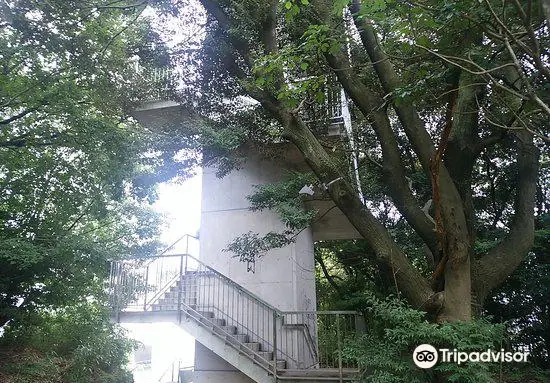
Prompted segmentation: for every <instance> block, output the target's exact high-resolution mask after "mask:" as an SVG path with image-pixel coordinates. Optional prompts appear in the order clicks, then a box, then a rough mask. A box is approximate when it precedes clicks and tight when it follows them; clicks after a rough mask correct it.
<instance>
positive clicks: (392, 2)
mask: <svg viewBox="0 0 550 383" xmlns="http://www.w3.org/2000/svg"><path fill="white" fill-rule="evenodd" d="M200 3H201V4H202V5H203V6H204V9H205V10H206V12H207V22H206V27H205V40H204V44H203V47H202V49H201V50H200V51H193V52H188V56H187V60H189V57H191V58H193V59H194V60H195V62H197V63H199V67H200V75H199V76H190V77H189V78H190V81H194V82H195V85H196V88H198V89H200V92H193V91H188V92H186V93H185V94H184V95H183V96H182V100H183V101H184V102H188V103H191V102H193V103H194V105H198V106H199V108H197V110H198V111H199V112H200V113H203V114H204V115H205V116H207V117H210V118H212V119H213V120H214V125H215V126H217V127H218V129H217V136H216V137H218V138H219V140H218V141H217V142H215V143H216V144H218V145H217V150H216V151H211V153H213V154H211V155H212V157H213V158H217V160H218V161H220V162H219V163H220V164H222V165H223V166H224V167H223V170H224V171H227V170H228V169H230V168H231V166H232V165H234V162H235V155H234V153H235V151H234V152H233V155H230V154H229V153H230V151H231V150H233V149H235V148H238V147H239V144H241V143H243V142H245V141H246V142H248V143H252V144H253V145H256V146H258V147H263V148H266V147H269V145H270V144H272V143H274V142H279V141H280V140H281V139H282V140H285V141H288V142H290V143H291V144H293V145H294V146H295V147H296V148H297V149H298V150H299V151H300V153H301V154H302V155H303V158H304V159H305V161H306V163H307V164H308V165H309V167H310V168H311V171H312V173H313V177H314V178H315V179H316V181H317V182H316V183H319V184H325V185H330V187H329V188H328V190H327V192H326V196H327V197H329V198H330V199H331V200H332V201H333V202H334V204H335V206H337V207H338V208H339V209H340V210H341V211H342V212H343V213H344V214H345V215H346V216H347V218H348V219H349V221H350V222H351V223H352V225H353V226H354V227H355V228H356V229H357V231H358V232H359V233H360V234H361V235H362V236H363V237H364V239H365V240H366V242H367V243H368V245H369V247H370V251H369V252H365V254H364V256H365V257H369V258H371V259H372V260H374V261H375V262H376V263H377V264H378V265H379V266H380V270H382V271H383V272H384V273H386V274H387V276H388V277H390V278H391V279H392V280H395V282H396V284H397V288H398V290H399V292H400V294H402V295H403V296H404V297H405V298H406V299H407V300H408V302H409V303H410V304H411V305H412V307H414V308H418V309H422V310H424V311H426V312H429V313H430V314H432V316H433V317H435V318H437V320H438V321H455V320H469V319H471V317H472V307H480V306H481V305H482V304H483V302H484V301H485V300H486V298H487V297H488V296H489V294H491V291H493V290H494V289H495V288H497V287H498V286H499V285H501V284H502V282H503V281H504V280H506V278H507V277H508V276H509V275H510V274H511V273H512V272H513V271H514V270H515V269H516V268H517V266H518V265H519V264H520V263H521V262H522V260H524V259H525V257H526V256H527V254H528V252H529V249H530V248H531V246H532V244H533V236H534V222H535V210H537V213H542V211H540V209H539V208H540V206H539V207H537V209H535V208H536V206H535V203H536V195H537V189H538V192H539V194H541V193H542V195H545V193H547V185H546V184H538V180H539V163H540V157H541V156H540V150H541V149H545V148H546V145H547V144H548V140H549V139H548V131H547V128H548V118H549V117H550V109H549V106H548V92H547V83H548V80H549V79H550V76H549V68H548V65H547V53H548V27H547V25H546V20H545V18H544V16H543V13H542V7H541V4H540V2H537V1H526V2H519V1H510V2H504V3H501V2H494V1H491V0H484V1H481V2H479V1H461V2H451V3H449V2H444V1H423V2H406V1H396V0H380V1H369V2H361V1H359V0H354V1H350V2H348V1H337V2H326V1H311V2H310V1H309V0H301V1H294V0H288V1H284V2H278V1H272V2H269V3H268V4H264V3H261V4H260V3H257V2H255V1H248V0H243V1H237V2H228V1H223V0H219V1H218V0H201V1H200ZM327 87H329V88H330V87H336V89H338V88H339V87H341V88H343V89H344V91H345V94H346V97H347V99H348V101H349V102H350V105H351V113H352V116H353V124H352V131H351V132H349V133H348V139H349V138H350V137H352V138H353V142H352V143H350V142H349V141H348V139H346V138H344V139H342V140H341V141H334V140H332V141H331V140H326V139H323V138H322V137H321V136H319V135H315V134H314V133H315V131H316V130H317V131H319V130H322V129H320V124H321V122H319V121H318V122H317V124H312V123H311V120H310V121H308V120H307V119H306V118H305V115H306V114H307V113H308V110H311V109H312V108H313V109H315V108H317V109H322V108H324V107H326V105H327V103H326V94H327V92H326V91H325V90H324V89H326V88H327ZM186 89H192V87H187V88H186ZM312 95H313V97H312ZM228 100H231V101H232V102H230V101H228ZM227 137H232V139H227ZM349 151H352V152H355V154H356V155H357V156H358V157H359V169H358V170H359V173H360V186H361V188H360V189H359V188H358V186H357V184H356V180H355V170H356V169H353V167H350V162H349ZM236 152H237V153H238V151H236ZM213 158H211V159H210V158H209V159H210V160H213ZM542 158H543V161H547V155H546V154H543V157H542ZM237 160H238V159H237ZM485 171H486V173H484V172H485ZM541 172H546V169H542V170H541ZM496 180H498V182H499V184H496V183H495V181H496ZM503 183H506V184H503ZM374 185H377V188H378V192H380V194H381V195H380V196H378V195H375V193H371V191H372V187H373V186H374ZM360 190H365V191H366V192H365V193H363V194H362V195H361V192H360ZM260 192H261V191H260ZM253 198H254V197H253ZM363 198H364V199H365V200H366V201H367V203H363ZM374 199H380V200H382V201H383V204H384V206H385V207H386V208H387V209H388V210H389V211H392V213H391V214H389V215H388V216H387V217H388V219H387V220H385V219H380V210H381V209H379V208H378V207H377V205H376V204H373V203H369V201H372V200H374ZM429 200H431V201H432V205H433V206H432V208H430V210H427V209H423V206H424V205H426V208H429V204H426V202H429ZM487 203H491V204H492V205H491V206H487ZM266 207H268V208H269V207H271V208H272V207H274V203H272V204H271V205H270V204H266V203H263V205H262V203H260V204H259V205H258V206H257V208H266ZM396 222H399V223H400V224H403V223H404V222H406V226H407V227H408V230H410V231H411V233H412V234H413V235H414V237H415V238H416V239H420V240H421V243H422V244H423V245H424V247H425V249H426V251H423V253H424V257H425V259H424V261H423V264H424V265H425V266H426V267H427V268H428V269H429V273H425V272H424V273H423V272H422V269H423V267H420V269H419V268H418V267H417V266H418V264H419V263H418V262H413V258H414V257H411V256H410V254H409V252H408V251H406V249H405V248H404V247H403V246H402V244H400V243H399V240H398V238H396V236H395V233H394V232H392V230H391V225H395V223H396ZM298 226H299V225H298ZM295 229H299V227H295ZM283 234H284V233H283ZM249 239H251V237H249ZM257 239H258V237H254V238H252V239H251V240H253V241H257ZM271 239H272V238H271ZM480 240H481V242H483V244H485V245H487V244H488V243H490V245H488V246H478V244H479V241H480ZM245 242H246V241H245ZM275 242H277V241H275ZM278 242H281V241H278ZM283 242H284V241H283ZM243 243H244V242H242V241H241V242H238V243H237V245H239V244H240V245H242V244H243ZM230 248H231V247H230ZM232 249H233V250H238V249H239V246H233V247H232ZM415 264H416V266H415Z"/></svg>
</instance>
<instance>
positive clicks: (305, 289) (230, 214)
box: [195, 153, 316, 383]
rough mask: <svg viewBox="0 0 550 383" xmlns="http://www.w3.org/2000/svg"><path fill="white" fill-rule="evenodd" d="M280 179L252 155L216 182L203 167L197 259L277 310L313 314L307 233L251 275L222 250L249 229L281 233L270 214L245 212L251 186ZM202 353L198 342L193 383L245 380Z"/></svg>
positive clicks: (259, 264)
mask: <svg viewBox="0 0 550 383" xmlns="http://www.w3.org/2000/svg"><path fill="white" fill-rule="evenodd" d="M282 175H283V169H282V168H281V166H280V165H279V164H277V163H273V162H270V161H266V160H262V159H260V158H259V157H258V156H257V155H256V154H254V153H250V154H249V156H248V160H247V162H246V163H245V164H244V166H243V167H242V168H241V169H239V170H238V171H234V172H232V173H230V174H229V175H227V176H225V177H224V178H221V179H219V178H217V177H216V175H215V169H212V168H205V169H203V179H202V182H203V184H202V214H201V228H200V259H201V261H203V262H205V263H206V264H208V265H210V266H211V267H213V268H215V269H216V270H218V271H219V272H221V273H222V274H224V275H226V276H227V277H229V278H231V279H232V280H234V281H235V282H237V283H239V284H240V285H241V286H243V287H244V288H246V289H247V290H249V291H251V292H252V293H254V294H255V295H257V296H259V297H260V298H261V299H263V300H265V301H266V302H268V303H269V304H271V305H273V306H275V307H277V308H279V309H280V310H285V311H296V310H304V311H305V310H315V308H316V297H315V262H314V256H313V237H312V232H311V230H309V229H306V230H304V231H303V232H301V233H300V235H299V236H298V237H297V238H296V241H295V243H293V244H291V245H288V246H286V247H284V248H281V249H276V250H272V251H270V252H268V253H267V254H266V255H265V256H263V257H262V258H260V259H258V260H257V261H256V264H255V272H254V273H252V272H248V271H247V265H246V264H245V263H242V262H239V260H238V259H236V258H232V257H231V255H232V254H231V253H228V252H223V251H222V250H223V249H225V248H226V247H227V245H228V244H229V243H230V242H231V241H232V240H233V239H234V238H236V237H237V236H239V235H242V234H245V233H247V232H249V231H252V232H256V233H259V234H260V235H263V234H266V233H268V232H269V231H276V232H280V231H282V230H284V229H285V226H284V224H283V223H282V222H281V221H280V220H279V218H278V217H277V215H276V214H275V213H274V212H272V211H263V212H252V211H250V210H249V206H250V203H249V202H248V200H247V199H246V196H247V195H250V194H252V193H253V192H254V185H260V184H266V183H270V182H274V181H277V180H280V179H281V176H282ZM207 351H208V350H204V347H202V345H200V344H198V343H197V345H196V348H195V352H196V355H195V369H199V367H200V373H197V374H196V375H195V381H196V383H203V382H222V381H223V382H224V383H225V382H226V380H227V379H230V380H231V381H232V382H233V381H234V382H243V383H244V382H246V383H249V382H250V379H249V378H248V377H246V376H245V375H244V374H241V373H239V372H234V373H231V374H228V373H227V372H228V371H230V369H228V368H227V367H228V366H227V363H226V362H224V361H223V360H221V359H220V358H219V357H217V356H216V355H214V354H213V353H211V352H210V354H209V353H208V352H207ZM220 366H224V368H225V369H224V372H223V373H220V372H216V371H219V370H218V368H219V367H220ZM229 366H230V365H229ZM222 376H223V379H222V378H221V377H222Z"/></svg>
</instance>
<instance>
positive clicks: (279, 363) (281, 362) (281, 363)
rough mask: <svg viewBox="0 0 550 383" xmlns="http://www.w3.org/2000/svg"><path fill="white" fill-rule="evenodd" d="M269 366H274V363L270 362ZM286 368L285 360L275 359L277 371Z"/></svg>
mask: <svg viewBox="0 0 550 383" xmlns="http://www.w3.org/2000/svg"><path fill="white" fill-rule="evenodd" d="M269 364H271V365H272V366H273V365H274V364H275V361H273V360H272V361H271V362H270V363H269ZM285 368H286V360H283V359H277V370H282V369H285Z"/></svg>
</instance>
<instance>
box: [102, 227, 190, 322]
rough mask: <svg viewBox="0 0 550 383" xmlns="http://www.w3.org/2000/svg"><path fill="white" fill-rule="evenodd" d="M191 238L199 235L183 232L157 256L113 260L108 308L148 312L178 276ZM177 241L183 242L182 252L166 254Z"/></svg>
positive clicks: (188, 249)
mask: <svg viewBox="0 0 550 383" xmlns="http://www.w3.org/2000/svg"><path fill="white" fill-rule="evenodd" d="M184 240H185V242H183V241H184ZM192 241H198V238H197V237H195V236H193V235H190V234H185V235H184V236H182V237H180V238H179V239H178V240H176V241H175V242H174V243H172V244H171V245H170V246H168V247H167V248H165V249H164V250H163V251H162V252H161V253H159V254H158V255H155V256H152V257H148V258H140V259H125V260H119V261H114V262H112V263H111V272H110V277H109V287H110V291H109V293H110V297H109V298H110V299H109V301H110V306H111V308H112V309H113V310H114V311H122V310H126V311H150V310H151V306H152V305H153V304H154V303H155V302H157V301H158V300H159V299H160V298H161V297H162V296H163V294H165V293H166V291H167V290H168V289H169V288H170V286H171V285H173V284H174V283H175V282H176V281H178V280H179V278H180V277H181V273H182V271H181V264H182V259H183V256H184V255H185V254H189V252H190V250H191V247H192V246H191V245H192ZM179 243H185V247H184V252H185V254H183V255H182V254H168V253H169V252H170V251H171V250H172V249H174V248H175V246H176V245H177V244H179Z"/></svg>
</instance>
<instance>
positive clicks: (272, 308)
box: [181, 254, 283, 314]
mask: <svg viewBox="0 0 550 383" xmlns="http://www.w3.org/2000/svg"><path fill="white" fill-rule="evenodd" d="M181 255H182V256H187V257H189V258H191V259H192V260H194V261H195V262H197V263H198V264H199V265H201V266H204V267H206V268H207V269H208V270H210V271H212V272H214V274H215V275H216V276H218V277H221V278H222V279H223V280H225V281H226V282H227V283H229V284H230V285H231V286H233V287H235V288H236V289H237V290H240V291H241V292H243V293H244V294H245V295H248V296H249V297H250V298H252V299H253V300H255V301H257V302H259V303H261V304H262V305H263V306H265V307H266V308H269V309H270V310H273V311H275V312H276V313H278V314H283V311H281V310H279V309H278V308H276V307H275V306H272V305H270V304H269V303H267V302H266V301H264V300H263V299H262V298H260V297H259V296H257V295H256V294H254V293H252V292H250V291H248V290H247V289H245V288H244V287H242V286H241V285H239V284H238V283H237V282H235V281H234V280H232V279H231V278H229V277H226V276H225V275H223V274H222V273H220V272H219V271H218V270H216V269H214V268H213V267H210V266H208V265H207V264H206V263H204V262H201V261H199V260H198V259H197V258H195V257H193V256H192V255H189V254H181Z"/></svg>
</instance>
